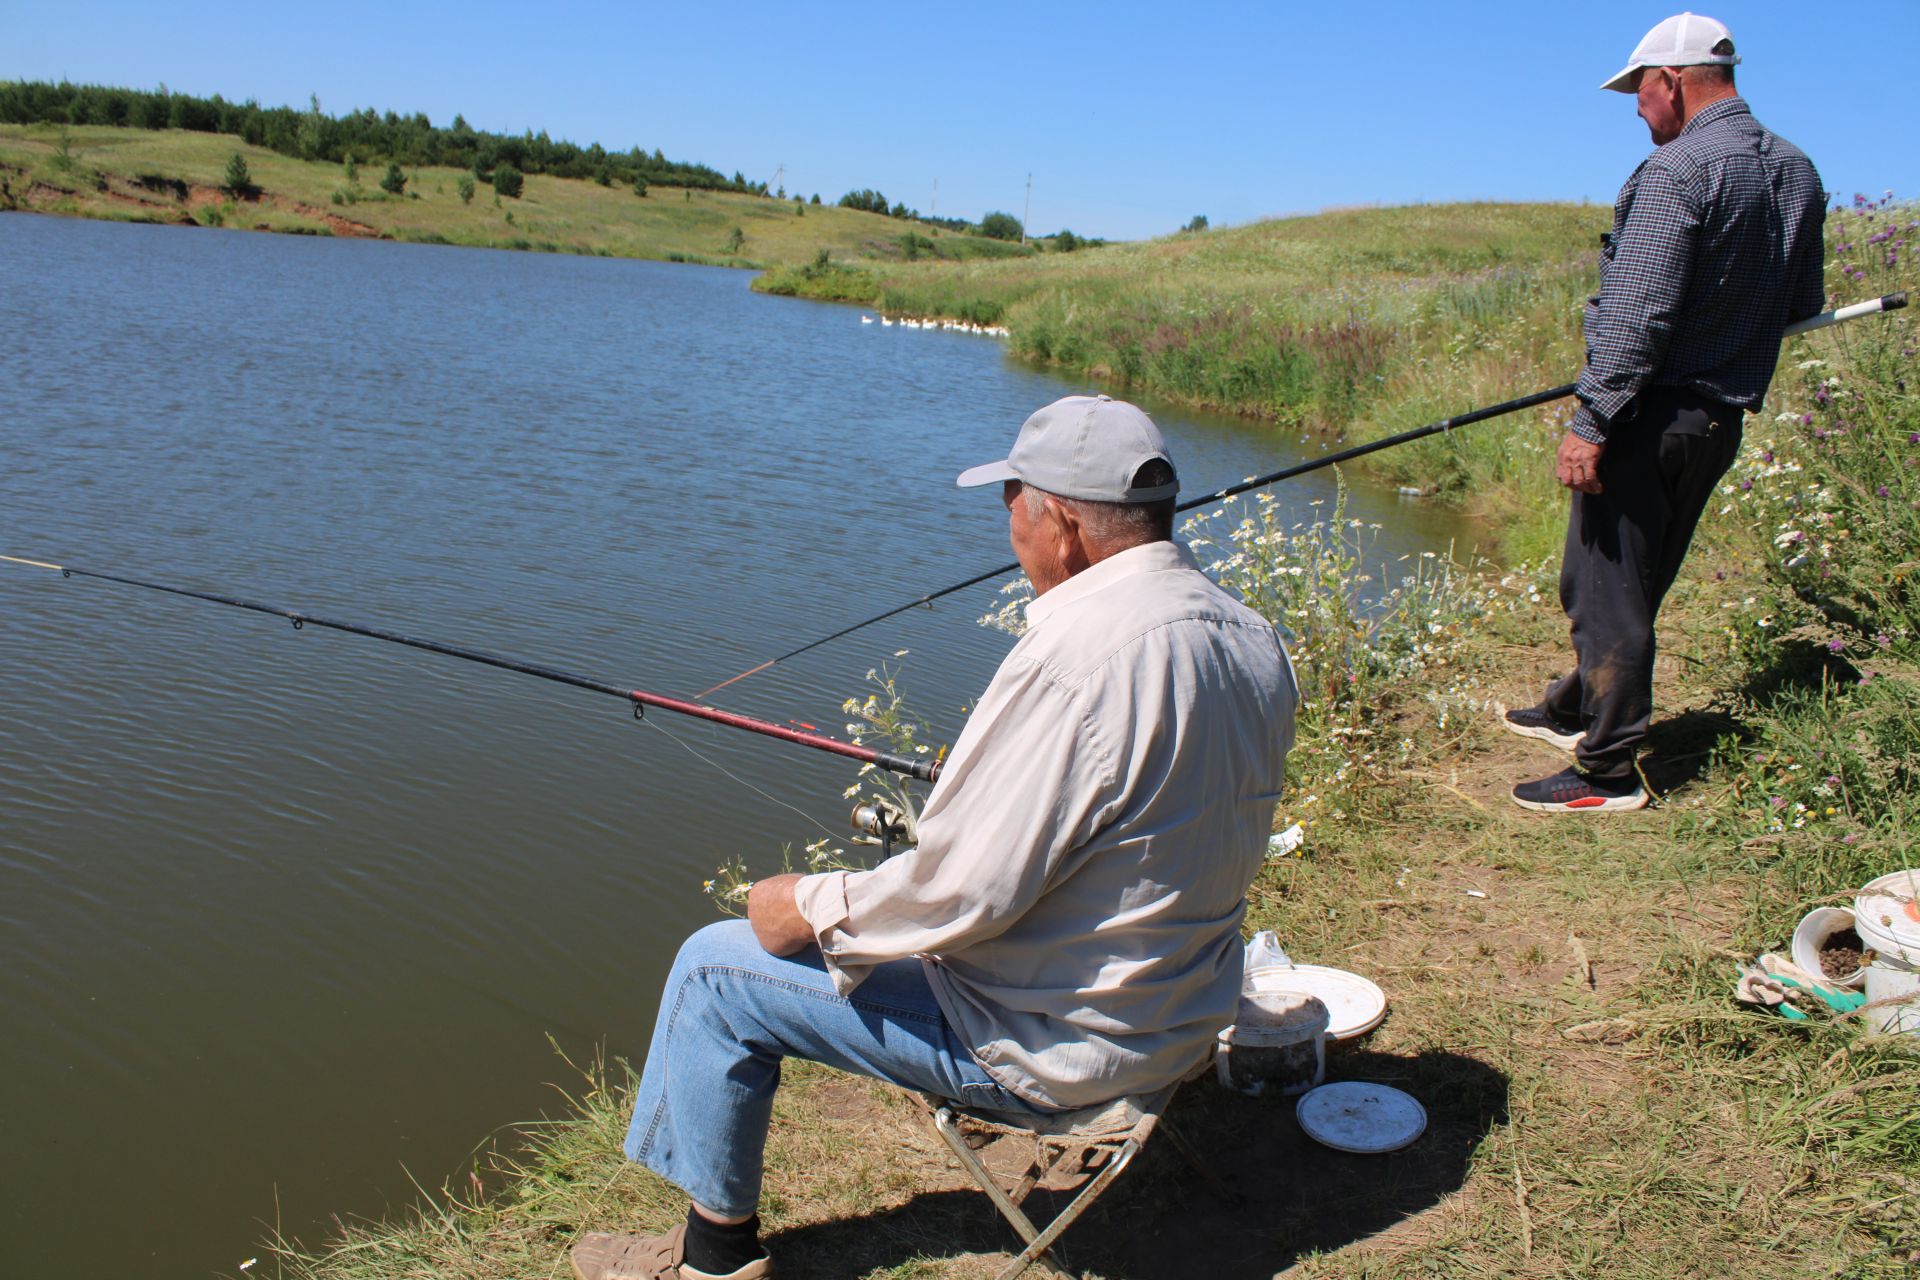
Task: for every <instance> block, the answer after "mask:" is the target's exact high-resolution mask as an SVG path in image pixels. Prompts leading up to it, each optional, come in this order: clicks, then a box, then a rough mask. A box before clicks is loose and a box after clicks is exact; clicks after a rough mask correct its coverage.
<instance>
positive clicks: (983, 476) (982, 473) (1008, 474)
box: [954, 458, 1020, 489]
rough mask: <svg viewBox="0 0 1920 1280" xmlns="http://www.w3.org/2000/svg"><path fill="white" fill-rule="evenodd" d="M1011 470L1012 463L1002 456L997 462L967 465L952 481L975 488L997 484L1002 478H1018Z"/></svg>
mask: <svg viewBox="0 0 1920 1280" xmlns="http://www.w3.org/2000/svg"><path fill="white" fill-rule="evenodd" d="M1019 478H1020V477H1019V476H1017V475H1015V474H1014V472H1013V464H1012V463H1011V462H1009V461H1007V460H1006V459H1005V458H1002V459H1001V460H1000V461H998V462H989V463H987V464H986V465H985V466H979V467H969V468H967V469H966V470H965V471H962V472H961V473H960V478H959V479H958V480H955V481H954V483H955V484H957V485H959V486H960V487H961V488H962V489H975V488H978V487H979V486H981V485H983V484H999V483H1000V482H1001V481H1003V480H1018V479H1019Z"/></svg>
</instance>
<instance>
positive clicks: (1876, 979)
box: [1853, 867, 1920, 1036]
mask: <svg viewBox="0 0 1920 1280" xmlns="http://www.w3.org/2000/svg"><path fill="white" fill-rule="evenodd" d="M1853 927H1854V930H1855V931H1856V932H1857V933H1859V935H1860V941H1861V942H1863V943H1865V944H1866V945H1867V946H1868V947H1869V948H1871V949H1872V951H1873V963H1872V964H1870V965H1868V966H1867V1020H1868V1023H1869V1025H1871V1026H1873V1027H1874V1028H1875V1029H1876V1030H1879V1031H1883V1032H1887V1033H1889V1034H1896V1033H1897V1034H1902V1035H1910V1036H1920V867H1914V868H1909V869H1907V870H1905V871H1895V872H1892V873H1890V874H1888V875H1884V876H1881V877H1880V878H1879V879H1878V880H1875V881H1873V882H1871V883H1870V884H1868V885H1867V887H1866V888H1864V889H1862V890H1861V891H1860V896H1859V897H1857V898H1855V899H1854V900H1853Z"/></svg>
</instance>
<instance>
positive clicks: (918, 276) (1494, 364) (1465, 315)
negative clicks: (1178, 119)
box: [755, 204, 1610, 556]
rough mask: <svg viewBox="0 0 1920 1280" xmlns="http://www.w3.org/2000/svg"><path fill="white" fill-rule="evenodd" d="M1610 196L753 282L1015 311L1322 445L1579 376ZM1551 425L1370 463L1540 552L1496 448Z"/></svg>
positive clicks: (897, 307)
mask: <svg viewBox="0 0 1920 1280" xmlns="http://www.w3.org/2000/svg"><path fill="white" fill-rule="evenodd" d="M1609 216H1610V214H1609V211H1608V210H1607V209H1605V208H1601V207H1595V206H1585V205H1523V204H1461V205H1421V206H1415V207H1407V208H1383V209H1346V210H1334V211H1330V212H1326V213H1321V214H1316V215H1313V216H1311V217H1298V218H1280V219H1275V220H1271V221H1266V222H1259V223H1254V224H1251V225H1249V226H1244V227H1231V228H1224V229H1220V230H1214V231H1204V232H1199V233H1182V234H1180V235H1176V236H1171V237H1168V238H1165V239H1161V240H1155V241H1150V242H1145V243H1140V244H1128V245H1111V246H1106V247H1102V248H1098V249H1091V250H1083V251H1080V252H1077V253H1071V254H1058V253H1049V254H1044V255H1040V256H1037V257H1032V258H1026V259H1022V260H1019V261H1014V262H966V263H944V262H904V261H897V262H893V263H887V264H873V265H860V266H856V267H846V266H841V267H835V268H832V269H828V270H818V269H810V268H807V267H804V266H803V267H795V268H786V269H783V270H779V271H773V272H770V273H768V274H767V275H766V276H763V277H762V278H761V279H759V280H758V281H756V282H755V287H756V288H760V289H763V290H767V291H771V292H792V293H798V294H799V295H801V296H804V297H816V298H838V299H841V300H848V301H857V302H861V303H865V304H867V305H871V306H875V307H878V308H880V309H882V310H883V311H886V312H888V313H893V314H904V315H910V316H944V317H952V318H955V319H962V320H968V321H971V322H974V323H977V324H1004V325H1005V326H1007V328H1008V329H1009V331H1010V337H1009V339H1008V341H1009V345H1010V347H1011V349H1012V350H1013V351H1014V352H1015V353H1016V354H1018V355H1021V356H1023V357H1025V358H1027V359H1030V360H1033V361H1036V362H1038V363H1042V364H1047V365H1052V366H1056V367H1059V368H1062V369H1065V370H1069V371H1071V372H1073V373H1075V374H1076V375H1079V376H1084V377H1087V378H1090V379H1092V380H1095V381H1098V382H1102V383H1105V384H1107V385H1111V386H1114V387H1116V388H1127V387H1133V388H1139V389H1142V390H1144V391H1148V392H1151V393H1152V394H1154V395H1155V396H1159V397H1164V398H1167V399H1171V400H1174V401H1177V402H1180V403H1185V404H1190V405H1195V406H1199V407H1204V408H1211V409H1221V410H1226V411H1228V412H1233V413H1239V414H1245V415H1248V416H1251V417H1256V418H1260V419H1264V420H1267V421H1270V422H1272V423H1274V424H1276V426H1277V427H1279V428H1280V429H1282V430H1287V431H1297V432H1301V433H1304V434H1308V435H1310V436H1311V437H1313V438H1314V439H1316V440H1320V441H1324V442H1329V443H1332V442H1337V441H1339V440H1342V439H1346V440H1357V439H1364V438H1367V437H1369V436H1372V435H1376V434H1385V433H1387V432H1390V431H1398V430H1403V429H1405V428H1407V427H1410V426H1417V425H1419V424H1421V423H1425V422H1431V421H1433V420H1435V419H1438V418H1442V417H1446V416H1448V415H1450V414H1455V413H1459V412H1461V411H1463V410H1465V409H1467V408H1471V407H1474V406H1476V405H1481V404H1486V403H1490V402H1492V401H1496V400H1503V399H1507V398H1510V397H1512V396H1514V395H1517V394H1521V393H1523V392H1525V391H1532V390H1538V389H1539V388H1540V387H1541V386H1550V385H1553V384H1554V383H1557V382H1564V381H1566V380H1568V379H1569V378H1570V377H1572V375H1573V372H1574V371H1575V370H1577V368H1578V365H1579V362H1580V358H1581V350H1582V347H1581V340H1580V334H1579V308H1580V303H1581V300H1582V299H1583V298H1584V297H1585V296H1586V295H1587V294H1588V293H1590V292H1591V291H1592V288H1593V284H1594V272H1595V258H1596V252H1597V249H1598V234H1599V232H1600V231H1602V230H1604V229H1605V228H1606V226H1607V224H1608V219H1609ZM1543 373H1544V374H1545V375H1546V381H1545V382H1544V383H1543V382H1540V381H1539V379H1540V378H1541V376H1542V374H1543ZM1558 427H1559V419H1558V417H1557V416H1556V414H1555V413H1554V412H1552V411H1550V410H1549V411H1542V412H1539V413H1536V414H1534V415H1529V416H1528V417H1527V418H1526V419H1516V420H1513V421H1509V422H1503V423H1499V424H1495V425H1494V426H1492V427H1490V428H1482V429H1481V432H1480V435H1479V437H1476V438H1475V439H1473V440H1469V441H1467V442H1466V443H1465V444H1464V445H1455V444H1451V443H1449V442H1446V441H1441V442H1437V443H1434V444H1430V445H1423V446H1418V447H1415V448H1412V449H1407V450H1401V451H1398V452H1397V453H1395V454H1391V455H1384V456H1382V457H1381V458H1380V459H1378V460H1377V461H1376V462H1374V463H1371V464H1369V466H1370V468H1371V469H1373V470H1374V471H1375V472H1377V473H1378V474H1380V475H1381V476H1383V477H1384V478H1385V479H1387V480H1389V481H1391V482H1393V483H1396V484H1407V485H1410V486H1412V487H1416V488H1419V489H1421V490H1422V491H1425V492H1432V493H1436V494H1439V495H1441V496H1443V497H1445V498H1448V499H1450V500H1454V501H1459V502H1462V503H1463V504H1466V505H1469V506H1474V507H1477V508H1479V509H1481V510H1482V512H1483V513H1485V514H1490V515H1496V516H1499V517H1501V518H1502V519H1503V520H1505V521H1507V522H1509V523H1510V524H1511V523H1512V522H1513V521H1515V520H1518V521H1520V522H1521V523H1520V525H1519V526H1518V527H1516V528H1513V529H1512V530H1511V533H1512V536H1513V541H1514V543H1515V546H1514V547H1513V548H1511V549H1512V550H1514V551H1515V552H1516V554H1519V555H1522V556H1525V555H1530V554H1538V553H1540V552H1543V551H1544V550H1546V549H1547V544H1548V541H1549V540H1550V536H1551V535H1550V531H1549V530H1548V529H1547V528H1546V527H1545V525H1544V524H1543V523H1541V522H1540V521H1538V520H1536V519H1535V518H1534V512H1536V511H1537V510H1538V509H1539V508H1540V506H1541V501H1542V499H1543V498H1544V497H1546V496H1549V495H1545V494H1541V493H1526V494H1516V493H1514V492H1512V491H1511V485H1512V482H1513V481H1514V480H1515V478H1516V476H1517V475H1518V474H1519V472H1517V471H1515V470H1514V469H1512V468H1510V467H1507V466H1505V465H1504V463H1505V461H1506V460H1507V459H1509V458H1511V457H1513V456H1514V455H1515V454H1518V453H1526V452H1529V451H1531V450H1533V449H1536V448H1539V447H1541V441H1542V440H1545V439H1549V438H1551V436H1552V435H1553V434H1554V433H1555V431H1556V430H1557V429H1558ZM1483 440H1485V441H1487V442H1485V443H1483V442H1482V441H1483Z"/></svg>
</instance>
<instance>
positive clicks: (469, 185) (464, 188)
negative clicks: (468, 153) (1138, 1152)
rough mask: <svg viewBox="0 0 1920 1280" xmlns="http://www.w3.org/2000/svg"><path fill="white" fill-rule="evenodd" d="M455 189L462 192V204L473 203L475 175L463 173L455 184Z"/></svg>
mask: <svg viewBox="0 0 1920 1280" xmlns="http://www.w3.org/2000/svg"><path fill="white" fill-rule="evenodd" d="M453 189H454V190H455V191H458V192H459V193H460V203H461V204H472V203H473V175H472V174H470V173H463V174H461V175H460V178H459V181H457V182H455V183H454V184H453Z"/></svg>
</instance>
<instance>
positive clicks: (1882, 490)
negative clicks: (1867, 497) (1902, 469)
mask: <svg viewBox="0 0 1920 1280" xmlns="http://www.w3.org/2000/svg"><path fill="white" fill-rule="evenodd" d="M1873 491H1874V493H1876V494H1877V495H1879V496H1880V497H1882V498H1884V497H1886V496H1887V486H1885V485H1876V486H1875V487H1874V490H1873Z"/></svg>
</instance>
